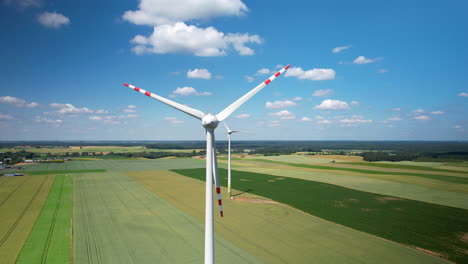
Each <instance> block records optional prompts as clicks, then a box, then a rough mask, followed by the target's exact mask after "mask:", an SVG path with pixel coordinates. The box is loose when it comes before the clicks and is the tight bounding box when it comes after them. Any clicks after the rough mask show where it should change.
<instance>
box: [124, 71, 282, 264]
mask: <svg viewBox="0 0 468 264" xmlns="http://www.w3.org/2000/svg"><path fill="white" fill-rule="evenodd" d="M290 66H291V65H288V66H286V67H284V68H283V69H281V70H280V71H279V72H277V73H275V74H274V75H272V76H271V77H270V78H268V79H266V80H265V81H264V82H262V83H261V84H259V85H258V86H257V87H255V88H253V89H252V90H250V91H249V92H248V93H246V94H245V95H244V96H242V97H241V98H239V99H238V100H237V101H235V102H234V103H232V104H231V105H230V106H228V107H226V108H225V109H224V110H223V111H221V112H219V113H218V114H217V115H213V114H210V113H208V114H205V113H203V112H202V111H200V110H197V109H193V108H191V107H188V106H186V105H182V104H179V103H176V102H174V101H171V100H169V99H166V98H164V97H161V96H159V95H157V94H154V93H151V92H148V91H145V90H143V89H140V88H138V87H135V86H133V85H131V84H128V83H124V85H125V86H128V87H129V88H131V89H133V90H135V91H137V92H140V93H142V94H144V95H146V96H149V97H151V98H153V99H155V100H158V101H160V102H162V103H165V104H167V105H169V106H171V107H173V108H175V109H177V110H179V111H182V112H184V113H186V114H188V115H190V116H193V117H195V118H197V119H199V120H201V122H202V125H203V127H204V128H205V131H206V193H205V264H213V263H214V225H213V179H214V181H215V185H216V193H217V197H218V205H219V211H220V214H221V216H223V207H222V202H221V191H220V188H219V180H218V162H217V159H216V148H215V135H214V130H215V129H216V127H217V126H218V123H219V122H221V121H223V120H225V119H226V118H227V117H228V116H229V115H231V114H232V113H233V112H234V111H235V110H236V109H237V108H239V107H240V106H241V105H242V104H244V103H245V102H246V101H247V100H249V99H250V98H251V97H252V96H254V95H255V94H256V93H258V92H259V91H260V90H262V89H263V88H264V87H265V86H266V85H268V84H269V83H270V82H271V81H273V80H274V79H276V77H278V76H279V75H280V74H282V73H283V72H284V71H286V70H287V69H288V68H289V67H290Z"/></svg>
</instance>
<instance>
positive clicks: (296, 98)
mask: <svg viewBox="0 0 468 264" xmlns="http://www.w3.org/2000/svg"><path fill="white" fill-rule="evenodd" d="M301 100H302V97H300V96H296V97H294V98H293V101H301Z"/></svg>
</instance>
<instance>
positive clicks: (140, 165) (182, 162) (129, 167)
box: [22, 158, 204, 173]
mask: <svg viewBox="0 0 468 264" xmlns="http://www.w3.org/2000/svg"><path fill="white" fill-rule="evenodd" d="M203 166H204V164H203V163H202V162H199V161H197V160H194V159H184V158H180V159H163V160H158V159H157V160H90V161H69V162H65V163H39V164H30V165H25V166H23V167H24V170H22V172H25V173H28V171H58V170H106V171H144V170H167V169H177V168H187V169H189V168H201V167H203Z"/></svg>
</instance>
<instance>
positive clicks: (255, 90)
mask: <svg viewBox="0 0 468 264" xmlns="http://www.w3.org/2000/svg"><path fill="white" fill-rule="evenodd" d="M289 67H291V65H288V66H286V67H284V68H283V69H281V70H280V71H279V72H277V73H275V74H273V75H272V76H271V77H270V78H268V79H266V80H265V81H264V82H262V83H261V84H259V85H258V86H257V87H255V88H253V89H252V90H250V91H249V92H248V93H246V94H245V95H244V96H242V97H241V98H239V99H238V100H237V101H235V102H234V103H232V104H231V105H230V106H228V107H226V108H225V109H224V110H223V111H221V112H220V113H219V114H217V115H216V117H217V118H218V120H219V121H223V120H224V119H226V118H227V117H228V116H229V115H231V114H232V112H234V111H236V109H237V108H239V107H240V106H241V105H242V104H243V103H245V102H247V100H249V99H250V98H251V97H252V96H254V95H255V94H256V93H258V92H259V91H260V90H262V89H263V88H264V87H265V86H267V85H268V84H269V83H271V82H272V81H273V80H274V79H276V77H278V76H280V74H282V73H283V72H284V71H286V70H287V69H288V68H289Z"/></svg>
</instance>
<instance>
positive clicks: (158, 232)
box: [73, 172, 258, 264]
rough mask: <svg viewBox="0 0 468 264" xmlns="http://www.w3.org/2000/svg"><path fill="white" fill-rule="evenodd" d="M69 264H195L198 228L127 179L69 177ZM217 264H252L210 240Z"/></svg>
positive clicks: (200, 255) (230, 248)
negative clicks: (71, 193) (71, 217)
mask: <svg viewBox="0 0 468 264" xmlns="http://www.w3.org/2000/svg"><path fill="white" fill-rule="evenodd" d="M73 180H74V185H73V186H74V190H75V191H74V198H75V199H74V202H75V207H74V227H75V228H74V263H75V264H81V263H86V264H92V263H125V264H129V263H200V262H201V261H202V260H203V238H204V227H203V224H202V223H200V222H198V221H196V220H195V219H194V218H193V217H191V216H189V215H187V214H185V213H183V212H182V211H180V210H179V209H177V208H176V207H174V206H172V205H171V204H169V203H168V202H166V201H164V200H163V199H161V198H159V197H158V196H156V195H154V194H152V193H151V192H149V191H147V190H146V189H144V188H143V187H142V186H141V185H139V184H137V183H135V182H134V181H132V180H130V179H129V178H128V177H127V176H125V175H123V174H121V173H117V172H113V173H96V174H75V175H74V176H73ZM216 243H217V245H218V247H217V251H216V257H217V263H258V260H257V259H255V258H254V257H252V256H250V255H249V254H247V253H246V252H244V251H242V250H240V249H239V248H238V247H236V246H234V245H233V244H232V243H230V242H228V241H226V240H225V239H223V238H222V237H219V236H217V237H216Z"/></svg>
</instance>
